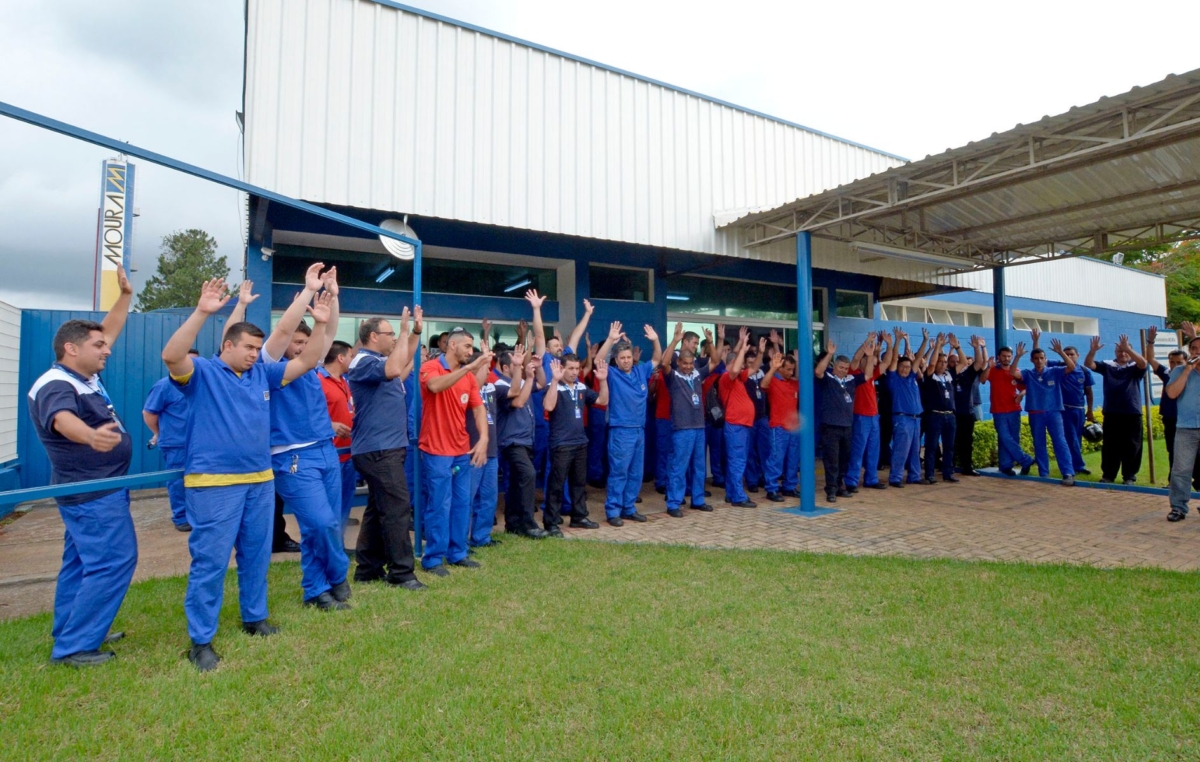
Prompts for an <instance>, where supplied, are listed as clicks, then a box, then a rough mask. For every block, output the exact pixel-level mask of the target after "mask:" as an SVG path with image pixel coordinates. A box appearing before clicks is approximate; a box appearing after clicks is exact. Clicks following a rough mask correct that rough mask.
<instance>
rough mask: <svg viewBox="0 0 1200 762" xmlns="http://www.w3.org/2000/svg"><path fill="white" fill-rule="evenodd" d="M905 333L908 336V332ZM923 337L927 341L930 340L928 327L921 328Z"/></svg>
mask: <svg viewBox="0 0 1200 762" xmlns="http://www.w3.org/2000/svg"><path fill="white" fill-rule="evenodd" d="M904 335H905V336H906V337H907V336H908V334H904ZM921 338H922V339H924V340H925V341H929V329H928V328H922V329H921Z"/></svg>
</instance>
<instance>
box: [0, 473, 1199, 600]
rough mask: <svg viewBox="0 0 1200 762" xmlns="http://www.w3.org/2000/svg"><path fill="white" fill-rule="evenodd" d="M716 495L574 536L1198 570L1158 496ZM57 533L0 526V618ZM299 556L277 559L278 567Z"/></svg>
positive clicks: (42, 572) (991, 492)
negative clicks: (819, 510)
mask: <svg viewBox="0 0 1200 762" xmlns="http://www.w3.org/2000/svg"><path fill="white" fill-rule="evenodd" d="M713 492H714V493H715V494H714V497H712V498H709V501H710V502H711V503H712V504H713V505H714V507H715V508H716V510H715V511H713V512H712V513H702V512H700V511H694V510H690V509H684V517H683V518H681V519H675V518H671V517H670V516H668V515H667V514H666V513H665V510H666V506H665V504H664V502H663V498H662V496H661V495H658V494H657V493H656V492H655V491H654V489H653V486H652V485H649V484H648V485H647V486H646V488H645V489H644V490H643V493H642V496H643V500H644V503H643V505H642V506H641V507H640V508H641V511H642V512H643V513H644V514H646V515H647V516H649V517H650V520H649V521H648V522H646V523H644V524H638V523H634V522H626V524H625V526H624V527H621V528H619V529H618V528H613V527H610V526H608V525H607V524H604V523H603V521H604V517H603V505H602V503H603V500H602V496H601V493H600V491H599V490H589V493H590V498H589V506H590V508H591V514H592V518H593V519H595V520H597V521H599V522H601V528H600V529H597V530H567V535H568V536H569V537H571V538H574V539H590V540H602V541H609V542H658V543H673V544H681V545H694V546H697V547H708V548H772V549H776V550H791V551H809V552H814V553H840V554H846V555H880V556H907V557H915V558H955V559H963V560H979V561H983V560H986V561H1027V562H1032V563H1073V564H1086V565H1090V566H1096V567H1102V568H1111V567H1118V566H1147V567H1158V568H1163V569H1175V570H1196V569H1200V516H1197V515H1196V514H1195V513H1193V514H1192V515H1191V517H1190V518H1189V519H1187V520H1186V521H1183V522H1179V523H1176V524H1171V523H1168V522H1167V521H1166V514H1167V501H1166V498H1165V497H1163V496H1159V495H1148V494H1141V493H1132V492H1121V491H1118V490H1099V489H1081V488H1077V489H1069V488H1064V487H1059V486H1056V485H1046V484H1041V483H1037V482H1032V481H1023V480H1010V479H993V478H986V477H977V478H964V479H963V480H962V482H961V483H960V484H938V485H937V486H932V487H925V486H917V485H912V486H907V487H905V488H904V489H902V490H899V489H894V488H893V489H888V490H882V491H872V490H864V491H863V492H860V493H859V494H858V495H856V496H855V497H852V498H843V499H842V500H839V501H838V503H837V505H836V506H835V507H836V508H837V509H838V510H837V511H836V512H833V513H826V514H822V515H819V516H815V517H814V516H804V515H796V514H795V513H789V512H787V511H786V510H782V509H784V508H788V507H790V508H793V509H794V508H795V507H796V501H795V500H791V501H788V503H784V504H782V505H780V504H775V503H770V502H768V501H766V499H765V497H764V496H763V495H762V493H759V494H757V495H751V498H752V499H754V500H755V501H756V502H758V503H759V505H758V507H757V508H733V507H732V506H729V505H726V504H725V503H724V502H723V500H724V493H723V491H722V490H720V489H716V490H713ZM132 510H133V517H134V524H135V525H136V527H137V532H138V544H139V554H140V558H139V562H138V568H137V572H136V575H135V579H147V578H150V577H161V576H172V575H183V574H186V573H187V570H188V562H189V558H188V551H187V535H186V534H181V533H180V532H177V531H176V530H175V528H174V527H173V526H172V524H171V521H170V511H169V509H168V507H167V504H166V496H165V492H164V491H163V490H147V491H143V492H138V493H135V495H134V500H133V505H132ZM360 514H361V509H355V515H356V516H357V515H360ZM287 518H288V524H289V532H290V534H291V535H292V537H293V538H298V537H299V533H298V530H297V529H296V526H295V520H294V518H293V517H291V516H290V515H289V516H288V517H287ZM62 534H63V528H62V522H61V520H60V519H59V516H58V511H57V510H56V509H55V508H54V506H53V504H52V503H49V502H46V503H39V504H35V506H34V507H32V509H31V510H29V511H27V512H26V513H24V514H21V515H19V517H18V518H15V519H13V520H11V521H10V522H9V523H7V524H5V525H4V526H3V527H0V619H8V618H13V617H20V616H27V615H29V614H34V613H38V612H41V611H47V610H49V609H50V608H51V605H52V603H53V599H54V581H55V576H56V574H57V573H58V568H59V563H60V559H61V556H62ZM356 534H357V528H356V527H351V528H350V530H349V531H348V532H347V536H346V545H347V547H353V546H354V540H355V537H356ZM298 558H299V556H298V555H296V554H286V555H285V554H277V555H276V556H275V559H274V560H276V561H283V560H297V559H298Z"/></svg>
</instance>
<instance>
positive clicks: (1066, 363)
mask: <svg viewBox="0 0 1200 762" xmlns="http://www.w3.org/2000/svg"><path fill="white" fill-rule="evenodd" d="M1050 351H1052V352H1054V354H1056V355H1058V356H1059V357H1061V358H1062V359H1063V367H1064V368H1065V369H1066V372H1067V373H1068V374H1071V373H1074V372H1075V368H1076V367H1077V366H1076V364H1075V361H1074V360H1072V359H1071V358H1070V357H1067V354H1066V352H1063V345H1062V342H1061V341H1059V340H1058V339H1050Z"/></svg>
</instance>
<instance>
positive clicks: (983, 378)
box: [979, 347, 1033, 476]
mask: <svg viewBox="0 0 1200 762" xmlns="http://www.w3.org/2000/svg"><path fill="white" fill-rule="evenodd" d="M1012 361H1013V351H1012V349H1010V348H1009V347H1001V348H1000V350H999V351H998V352H996V357H995V358H994V359H993V360H992V361H991V362H989V363H988V365H987V366H986V367H985V368H984V369H983V373H981V374H980V375H979V383H981V384H982V383H987V384H988V386H989V388H990V390H991V398H992V423H993V424H995V426H996V440H997V443H998V447H997V448H996V449H997V450H998V451H999V455H1000V473H1002V474H1006V475H1008V476H1016V472H1015V471H1013V465H1014V464H1016V463H1020V464H1021V475H1022V476H1025V475H1027V474H1028V473H1029V470H1030V468H1032V467H1033V456H1032V455H1030V454H1029V453H1027V452H1025V451H1024V450H1022V449H1021V396H1022V394H1023V393H1024V392H1025V384H1022V383H1021V382H1020V381H1018V380H1017V379H1015V378H1013V376H1012V374H1011V373H1009V371H1008V369H1009V366H1011V365H1012Z"/></svg>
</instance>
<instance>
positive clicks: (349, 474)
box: [340, 460, 358, 535]
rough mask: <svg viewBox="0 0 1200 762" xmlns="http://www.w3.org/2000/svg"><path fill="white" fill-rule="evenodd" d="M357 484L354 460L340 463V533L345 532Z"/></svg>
mask: <svg viewBox="0 0 1200 762" xmlns="http://www.w3.org/2000/svg"><path fill="white" fill-rule="evenodd" d="M357 486H358V471H356V470H355V469H354V461H353V460H346V461H344V462H343V463H342V502H341V509H340V512H341V517H342V534H343V535H345V533H346V522H347V521H348V520H349V519H350V509H351V508H353V507H354V489H355V487H357Z"/></svg>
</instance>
